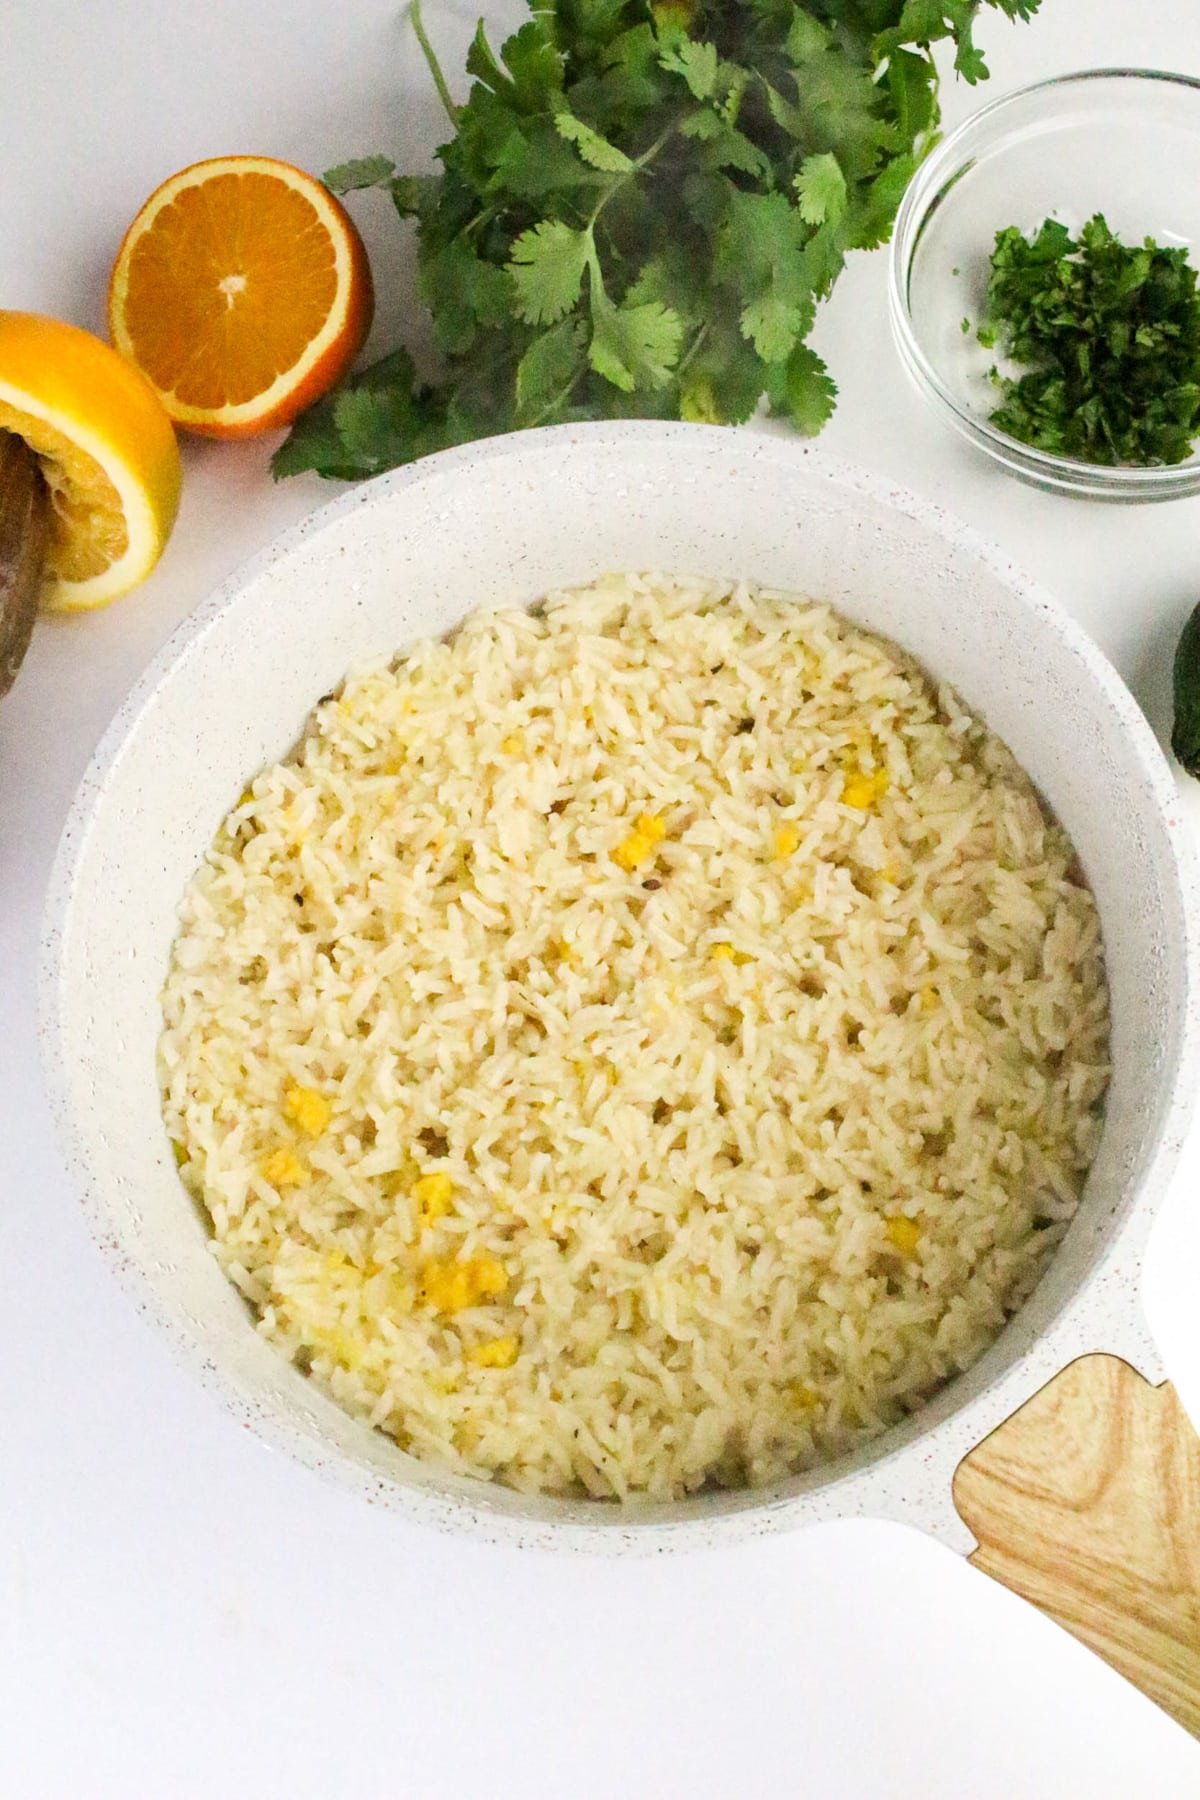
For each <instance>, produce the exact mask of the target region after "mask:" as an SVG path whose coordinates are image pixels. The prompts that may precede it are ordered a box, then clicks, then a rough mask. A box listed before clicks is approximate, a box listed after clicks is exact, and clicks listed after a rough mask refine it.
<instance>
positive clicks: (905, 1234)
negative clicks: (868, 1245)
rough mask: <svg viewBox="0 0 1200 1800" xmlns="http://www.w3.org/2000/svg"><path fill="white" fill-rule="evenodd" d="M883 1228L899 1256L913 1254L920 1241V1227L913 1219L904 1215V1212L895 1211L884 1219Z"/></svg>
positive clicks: (915, 1252)
mask: <svg viewBox="0 0 1200 1800" xmlns="http://www.w3.org/2000/svg"><path fill="white" fill-rule="evenodd" d="M883 1229H884V1230H885V1231H886V1232H887V1235H888V1242H889V1243H890V1244H891V1246H892V1248H893V1249H894V1250H898V1251H899V1252H900V1254H901V1256H910V1257H911V1256H915V1255H916V1254H917V1245H918V1244H919V1243H920V1241H921V1227H920V1226H919V1225H918V1224H917V1221H916V1220H915V1219H910V1218H908V1217H906V1215H905V1214H904V1213H896V1214H895V1215H894V1216H893V1217H892V1218H890V1219H885V1220H884V1222H883Z"/></svg>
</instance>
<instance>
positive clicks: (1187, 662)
mask: <svg viewBox="0 0 1200 1800" xmlns="http://www.w3.org/2000/svg"><path fill="white" fill-rule="evenodd" d="M1171 748H1172V750H1174V752H1175V754H1176V756H1177V757H1178V758H1179V760H1180V762H1181V763H1182V764H1183V766H1184V768H1185V769H1186V770H1187V772H1188V774H1189V775H1196V776H1200V606H1197V607H1196V609H1195V611H1194V612H1193V613H1192V616H1191V618H1190V619H1189V620H1188V622H1187V624H1186V625H1185V626H1184V628H1183V634H1182V636H1181V637H1180V639H1179V646H1178V648H1177V649H1176V651H1175V729H1174V730H1173V731H1172V733H1171Z"/></svg>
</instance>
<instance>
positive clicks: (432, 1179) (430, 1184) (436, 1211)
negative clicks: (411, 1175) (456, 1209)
mask: <svg viewBox="0 0 1200 1800" xmlns="http://www.w3.org/2000/svg"><path fill="white" fill-rule="evenodd" d="M412 1197H413V1199H414V1200H415V1201H416V1205H417V1215H418V1217H419V1219H420V1222H421V1224H422V1225H432V1224H433V1222H434V1220H435V1219H444V1218H445V1216H446V1214H447V1213H448V1212H449V1211H450V1202H451V1201H452V1200H453V1198H454V1183H453V1182H452V1181H451V1179H450V1177H449V1176H448V1175H447V1174H446V1172H445V1170H444V1169H435V1170H433V1172H432V1173H431V1174H429V1175H422V1176H421V1177H420V1179H419V1180H418V1181H415V1182H414V1183H413V1190H412Z"/></svg>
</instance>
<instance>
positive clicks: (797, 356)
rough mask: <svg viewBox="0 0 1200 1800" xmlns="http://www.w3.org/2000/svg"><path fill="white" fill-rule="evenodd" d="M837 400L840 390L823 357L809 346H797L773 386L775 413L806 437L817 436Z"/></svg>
mask: <svg viewBox="0 0 1200 1800" xmlns="http://www.w3.org/2000/svg"><path fill="white" fill-rule="evenodd" d="M836 400H837V388H836V386H835V385H834V382H833V380H832V379H831V377H830V374H829V370H828V369H827V368H826V367H825V364H824V363H823V362H822V360H821V358H820V357H819V356H818V355H817V353H816V351H815V350H810V349H809V347H808V345H807V344H799V345H797V347H796V348H795V349H794V350H793V351H792V353H791V355H790V356H789V357H788V359H787V362H786V363H785V364H784V367H783V369H782V371H781V373H780V375H779V377H778V378H777V379H776V380H775V381H773V383H772V389H771V401H772V407H773V410H774V411H775V412H778V413H782V414H784V416H785V417H787V418H788V419H790V421H791V423H792V424H793V425H794V426H795V427H796V430H797V431H799V432H801V433H802V434H803V435H804V436H805V437H815V436H816V435H817V433H818V432H819V431H820V429H821V427H822V426H823V425H826V424H827V423H828V422H829V419H830V417H831V415H832V413H833V408H834V403H835V401H836Z"/></svg>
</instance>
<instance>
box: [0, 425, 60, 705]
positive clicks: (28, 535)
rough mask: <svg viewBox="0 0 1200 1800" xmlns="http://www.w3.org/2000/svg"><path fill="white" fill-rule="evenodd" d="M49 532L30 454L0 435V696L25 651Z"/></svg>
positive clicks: (46, 503) (46, 502) (42, 486)
mask: <svg viewBox="0 0 1200 1800" xmlns="http://www.w3.org/2000/svg"><path fill="white" fill-rule="evenodd" d="M49 532H50V497H49V495H48V494H47V492H46V483H45V481H44V480H43V479H42V474H41V471H40V469H39V468H38V465H37V460H36V458H35V457H34V454H33V452H32V451H31V450H30V449H29V447H28V445H27V444H26V443H25V442H24V440H23V439H21V438H19V437H16V436H15V435H14V434H13V433H12V432H11V431H0V696H3V695H4V694H6V693H7V692H8V690H9V688H10V687H11V686H12V684H13V682H14V681H15V679H16V674H17V670H18V668H19V667H20V666H21V658H22V657H23V656H24V654H25V652H26V650H27V649H28V648H29V638H30V634H31V632H32V631H33V621H34V618H35V617H36V615H37V606H38V594H39V593H40V591H41V586H42V570H43V566H44V563H45V558H46V542H47V539H48V537H49Z"/></svg>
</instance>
